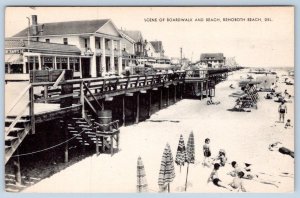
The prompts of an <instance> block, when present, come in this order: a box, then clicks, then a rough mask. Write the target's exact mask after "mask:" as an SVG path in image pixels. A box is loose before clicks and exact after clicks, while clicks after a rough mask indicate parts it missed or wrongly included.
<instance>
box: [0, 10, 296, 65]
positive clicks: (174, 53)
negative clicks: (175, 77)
mask: <svg viewBox="0 0 300 198" xmlns="http://www.w3.org/2000/svg"><path fill="white" fill-rule="evenodd" d="M34 14H35V15H38V23H39V24H43V23H49V22H59V21H76V20H91V19H112V21H113V23H114V24H115V25H116V26H117V27H118V28H120V29H121V28H122V29H126V30H140V31H141V32H142V34H143V37H144V39H147V41H155V40H161V41H162V42H163V46H164V49H165V55H166V56H169V57H180V48H182V49H183V56H184V57H186V58H189V59H192V61H193V62H195V61H198V60H199V59H200V54H201V53H224V56H225V57H235V59H236V61H237V62H238V63H239V64H240V65H242V66H254V67H279V66H280V67H282V66H294V8H293V7H35V8H30V7H8V8H6V12H5V36H6V37H10V36H13V35H14V34H16V33H17V32H19V31H21V30H22V29H24V28H26V27H27V26H28V21H27V19H26V17H30V16H31V15H34ZM178 18H180V19H185V20H184V21H180V22H178V21H175V20H176V19H178ZM228 18H229V19H235V21H224V19H228ZM266 18H268V20H265V19H266ZM170 19H172V20H171V21H170ZM196 19H203V21H196ZM207 19H211V20H210V21H207ZM238 19H239V21H238ZM249 19H260V20H261V21H253V20H249ZM269 19H270V20H269Z"/></svg>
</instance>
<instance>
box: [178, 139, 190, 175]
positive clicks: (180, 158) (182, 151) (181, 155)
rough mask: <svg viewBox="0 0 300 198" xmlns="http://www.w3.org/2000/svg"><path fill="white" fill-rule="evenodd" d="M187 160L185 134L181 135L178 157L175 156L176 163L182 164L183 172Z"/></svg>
mask: <svg viewBox="0 0 300 198" xmlns="http://www.w3.org/2000/svg"><path fill="white" fill-rule="evenodd" d="M186 160H187V159H186V150H185V144H184V140H183V136H182V135H180V138H179V142H178V147H177V153H176V158H175V163H176V164H177V165H179V166H180V172H181V166H184V163H185V162H186Z"/></svg>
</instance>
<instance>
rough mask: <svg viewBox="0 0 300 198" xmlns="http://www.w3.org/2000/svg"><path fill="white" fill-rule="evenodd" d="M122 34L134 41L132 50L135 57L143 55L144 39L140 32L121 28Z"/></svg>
mask: <svg viewBox="0 0 300 198" xmlns="http://www.w3.org/2000/svg"><path fill="white" fill-rule="evenodd" d="M120 32H122V33H123V35H126V36H127V37H129V38H131V39H132V40H133V41H134V45H133V51H134V55H135V56H136V57H144V56H145V53H146V52H145V46H146V41H145V40H144V38H143V35H142V32H141V31H139V30H121V31H120Z"/></svg>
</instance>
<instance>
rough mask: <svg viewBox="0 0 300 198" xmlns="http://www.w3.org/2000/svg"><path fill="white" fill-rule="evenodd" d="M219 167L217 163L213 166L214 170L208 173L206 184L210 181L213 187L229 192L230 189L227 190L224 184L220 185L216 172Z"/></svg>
mask: <svg viewBox="0 0 300 198" xmlns="http://www.w3.org/2000/svg"><path fill="white" fill-rule="evenodd" d="M220 166H221V165H220V164H218V163H215V164H214V169H213V170H212V172H211V173H210V175H209V178H208V179H207V183H209V182H211V181H212V183H213V184H214V185H216V186H218V187H222V188H226V189H228V190H231V189H229V188H227V187H226V186H225V185H224V184H222V181H221V180H220V179H219V177H218V170H219V168H220Z"/></svg>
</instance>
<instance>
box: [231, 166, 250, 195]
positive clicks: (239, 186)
mask: <svg viewBox="0 0 300 198" xmlns="http://www.w3.org/2000/svg"><path fill="white" fill-rule="evenodd" d="M244 175H245V173H244V172H243V171H239V172H238V173H237V176H236V177H234V178H233V181H232V182H231V183H230V184H229V186H231V187H232V188H233V189H236V190H237V192H239V191H240V190H241V191H242V192H246V189H245V187H244V184H243V181H242V178H243V177H244Z"/></svg>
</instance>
